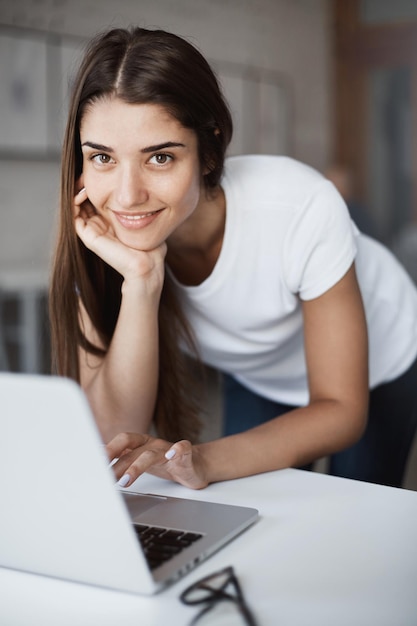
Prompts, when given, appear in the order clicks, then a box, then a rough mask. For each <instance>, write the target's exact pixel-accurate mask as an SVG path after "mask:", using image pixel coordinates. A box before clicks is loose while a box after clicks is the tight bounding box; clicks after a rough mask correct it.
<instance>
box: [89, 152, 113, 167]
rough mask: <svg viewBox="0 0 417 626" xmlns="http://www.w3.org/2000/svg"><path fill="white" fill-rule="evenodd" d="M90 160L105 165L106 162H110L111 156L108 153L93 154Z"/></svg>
mask: <svg viewBox="0 0 417 626" xmlns="http://www.w3.org/2000/svg"><path fill="white" fill-rule="evenodd" d="M91 160H92V161H94V162H95V163H98V164H99V165H107V163H111V161H112V158H111V157H109V155H108V154H95V155H94V156H92V157H91Z"/></svg>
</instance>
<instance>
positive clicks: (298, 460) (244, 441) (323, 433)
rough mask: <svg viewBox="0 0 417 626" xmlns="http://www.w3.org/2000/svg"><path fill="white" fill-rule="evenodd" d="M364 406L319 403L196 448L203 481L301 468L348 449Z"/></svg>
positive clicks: (361, 423)
mask: <svg viewBox="0 0 417 626" xmlns="http://www.w3.org/2000/svg"><path fill="white" fill-rule="evenodd" d="M365 405H366V402H365V403H363V406H361V405H359V406H358V405H356V406H354V407H352V406H346V405H343V404H342V403H340V402H338V401H336V400H320V401H316V402H314V403H312V404H311V405H309V406H307V407H305V408H300V409H295V410H294V411H291V412H289V413H286V414H285V415H282V416H280V417H278V418H275V419H273V420H270V421H268V422H266V423H265V424H262V425H260V426H257V427H256V428H252V429H250V430H248V431H246V432H243V433H240V434H237V435H231V436H229V437H225V438H222V439H217V440H215V441H211V442H207V443H203V444H199V445H198V446H196V449H197V453H198V456H201V462H202V465H203V467H204V472H205V475H206V478H207V482H208V483H211V482H217V481H222V480H229V479H234V478H241V477H244V476H250V475H253V474H258V473H262V472H267V471H272V470H277V469H283V468H288V467H300V466H302V465H305V464H307V463H310V462H312V461H314V460H317V459H319V458H322V457H324V456H327V455H328V454H331V453H334V452H337V451H339V450H342V449H344V448H346V447H348V446H350V445H353V443H355V442H356V441H357V440H358V439H359V438H360V436H361V434H362V433H363V430H364V427H365V424H366V414H367V411H366V406H365Z"/></svg>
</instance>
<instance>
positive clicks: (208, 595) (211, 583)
mask: <svg viewBox="0 0 417 626" xmlns="http://www.w3.org/2000/svg"><path fill="white" fill-rule="evenodd" d="M180 600H181V602H183V603H184V604H187V605H188V606H194V605H197V604H205V605H206V606H205V607H204V608H203V609H202V610H201V611H200V613H198V614H197V615H196V616H195V617H194V619H193V620H192V622H191V623H190V626H193V624H196V623H197V622H198V621H199V620H200V618H201V617H203V615H205V614H206V613H208V612H209V611H210V610H211V609H213V608H214V607H215V606H216V605H217V604H218V603H219V602H222V601H224V600H226V601H229V602H233V603H234V605H235V606H236V608H237V609H238V610H239V611H240V613H241V615H242V618H243V620H244V622H245V624H246V626H257V624H256V621H255V618H254V616H253V615H252V613H251V611H250V609H249V607H248V605H247V604H246V602H245V599H244V597H243V593H242V589H241V587H240V584H239V581H238V579H237V577H236V575H235V572H234V569H233V567H226V568H225V569H222V570H220V571H218V572H215V573H214V574H211V575H210V576H205V577H204V578H202V579H201V580H198V581H197V582H196V583H194V584H192V585H190V587H187V589H185V590H184V591H183V592H182V593H181V595H180Z"/></svg>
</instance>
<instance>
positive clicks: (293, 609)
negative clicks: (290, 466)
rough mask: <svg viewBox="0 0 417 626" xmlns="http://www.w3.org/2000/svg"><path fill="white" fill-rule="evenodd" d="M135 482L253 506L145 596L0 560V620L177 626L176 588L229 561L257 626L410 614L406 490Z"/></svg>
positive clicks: (409, 496) (305, 476) (9, 624)
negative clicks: (218, 540)
mask: <svg viewBox="0 0 417 626" xmlns="http://www.w3.org/2000/svg"><path fill="white" fill-rule="evenodd" d="M18 488H19V485H16V489H18ZM25 488H30V481H28V484H27V485H25ZM135 488H136V490H139V491H149V492H158V493H164V494H168V495H174V496H178V495H179V496H184V495H186V496H190V497H194V498H199V499H209V500H210V499H211V500H217V501H221V502H231V503H238V504H246V505H250V506H255V507H257V508H258V509H259V511H260V513H261V519H260V520H259V522H257V523H256V525H255V526H253V527H252V528H250V529H249V530H248V531H246V532H245V533H243V534H242V535H241V536H240V537H238V538H237V539H235V540H234V541H233V542H232V543H230V544H229V545H228V546H226V548H224V549H223V550H221V551H220V552H218V553H217V554H216V555H214V556H212V557H211V558H210V559H209V560H207V561H206V562H205V563H204V564H202V565H200V566H199V567H198V568H197V569H195V570H194V571H193V572H192V573H190V574H189V575H188V576H186V577H185V578H184V579H183V580H181V581H180V582H179V583H176V584H175V585H174V586H172V587H171V588H169V589H168V590H165V591H163V592H161V593H160V594H158V595H156V596H154V597H151V598H146V597H137V596H133V595H127V594H122V593H116V592H112V591H107V590H102V589H98V588H94V587H87V586H81V585H77V584H74V583H67V582H62V581H58V580H52V579H47V578H44V577H41V576H35V575H29V574H25V573H20V572H13V571H9V570H5V569H1V568H0V624H2V626H90V625H91V626H166V625H167V624H169V625H172V626H186V624H188V623H189V620H190V619H191V617H192V616H193V615H194V613H195V612H196V610H195V609H193V608H190V607H185V606H183V605H181V603H180V602H179V600H178V595H179V593H180V592H181V591H182V590H183V589H184V588H185V587H186V586H188V585H189V584H190V583H191V582H193V581H195V580H197V579H198V578H200V577H201V576H203V575H205V574H208V573H211V572H212V571H215V570H217V569H219V568H222V567H224V566H226V565H229V564H232V565H234V566H235V569H236V573H237V575H238V576H239V579H240V581H241V583H242V587H243V590H244V593H245V596H246V598H247V601H248V603H249V605H250V606H251V607H252V609H253V611H254V613H255V616H256V617H257V619H258V622H259V626H316V625H317V626H319V625H320V626H416V624H417V492H413V491H406V490H400V489H392V488H387V487H380V486H376V485H370V484H366V483H360V482H356V481H349V480H344V479H339V478H333V477H329V476H325V475H321V474H316V473H309V472H302V471H299V470H284V471H280V472H274V473H270V474H264V475H261V476H255V477H252V478H247V479H242V480H237V481H232V482H229V483H221V484H216V485H211V486H210V487H209V488H208V489H206V490H203V491H198V492H194V491H189V490H187V489H185V488H183V487H180V486H179V485H175V484H171V483H168V482H165V481H162V480H159V479H157V478H153V477H150V476H144V477H141V478H139V479H138V481H137V482H136V484H135ZM32 513H33V514H35V515H36V512H35V511H34V512H32ZM28 532H30V516H28ZM63 539H64V540H65V538H63ZM35 540H36V538H35ZM225 609H226V607H225ZM220 624H221V625H224V626H227V625H228V624H229V621H228V619H224V620H223V619H221V620H220V621H219V620H217V621H216V622H215V625H214V626H220Z"/></svg>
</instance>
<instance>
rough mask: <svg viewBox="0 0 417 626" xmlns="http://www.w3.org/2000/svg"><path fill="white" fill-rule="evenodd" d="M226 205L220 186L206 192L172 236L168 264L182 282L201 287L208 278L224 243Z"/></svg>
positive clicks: (169, 240)
mask: <svg viewBox="0 0 417 626" xmlns="http://www.w3.org/2000/svg"><path fill="white" fill-rule="evenodd" d="M225 217H226V203H225V197H224V192H223V190H222V189H221V188H220V187H218V188H217V189H216V190H215V191H214V192H213V193H212V194H210V196H209V197H208V196H207V194H205V193H204V192H203V193H202V197H201V199H200V202H199V203H198V205H197V207H196V209H195V211H194V212H193V213H192V215H191V216H190V217H189V218H188V219H187V220H186V221H185V222H184V223H183V224H181V226H179V228H177V230H176V231H175V232H174V233H173V234H172V235H171V236H170V237H169V239H168V241H167V244H168V252H167V262H168V265H169V266H170V268H171V270H172V271H173V272H174V274H175V276H176V277H177V279H178V280H179V281H180V282H183V283H184V284H186V285H198V284H200V283H201V282H202V281H203V280H204V279H205V278H207V277H208V276H209V275H210V274H211V272H212V270H213V268H214V266H215V264H216V262H217V259H218V257H219V254H220V250H221V247H222V243H223V236H224V228H225Z"/></svg>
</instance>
